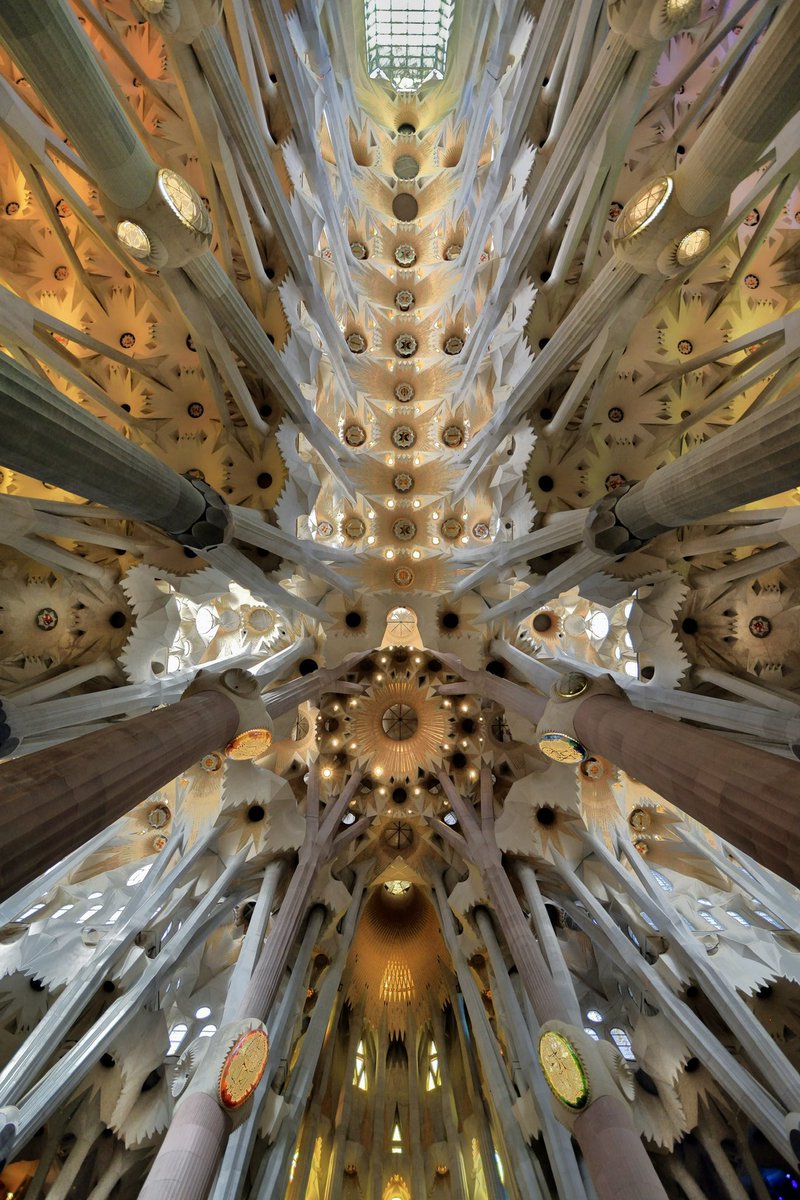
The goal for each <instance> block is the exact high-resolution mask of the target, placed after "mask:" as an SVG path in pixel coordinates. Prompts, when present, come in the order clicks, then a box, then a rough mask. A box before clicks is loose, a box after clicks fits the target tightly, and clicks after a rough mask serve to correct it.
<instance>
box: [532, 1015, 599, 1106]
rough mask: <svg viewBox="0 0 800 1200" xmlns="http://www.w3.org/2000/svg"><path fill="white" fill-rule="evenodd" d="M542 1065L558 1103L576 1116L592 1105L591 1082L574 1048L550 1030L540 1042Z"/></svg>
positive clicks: (560, 1035)
mask: <svg viewBox="0 0 800 1200" xmlns="http://www.w3.org/2000/svg"><path fill="white" fill-rule="evenodd" d="M539 1062H540V1063H541V1064H542V1070H543V1072H544V1077H545V1079H546V1080H547V1084H548V1087H549V1088H550V1091H551V1092H552V1093H553V1095H554V1096H555V1097H556V1099H558V1100H560V1101H561V1103H562V1104H563V1105H565V1106H566V1107H567V1108H571V1109H572V1110H573V1111H575V1112H577V1111H580V1109H582V1108H585V1107H586V1105H587V1103H588V1101H589V1078H588V1076H587V1074H586V1070H585V1068H584V1065H583V1063H582V1061H581V1058H580V1055H579V1054H578V1052H577V1050H576V1049H575V1047H574V1046H573V1045H572V1042H570V1041H569V1040H568V1039H567V1038H565V1037H564V1035H563V1034H562V1033H556V1032H555V1030H553V1029H548V1030H547V1031H546V1032H545V1033H543V1034H542V1036H541V1037H540V1038H539Z"/></svg>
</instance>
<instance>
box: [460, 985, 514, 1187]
mask: <svg viewBox="0 0 800 1200" xmlns="http://www.w3.org/2000/svg"><path fill="white" fill-rule="evenodd" d="M450 1004H451V1005H452V1008H453V1012H454V1013H455V1017H456V1027H457V1029H458V1040H459V1042H460V1044H461V1060H462V1062H463V1064H464V1074H465V1076H466V1080H467V1091H468V1092H469V1098H470V1103H471V1104H472V1112H473V1115H474V1117H475V1121H476V1122H477V1125H478V1146H479V1148H480V1154H481V1165H482V1167H483V1178H484V1182H485V1184H486V1196H487V1200H507V1198H508V1193H507V1192H506V1189H505V1188H504V1186H503V1183H502V1181H501V1179H500V1172H499V1171H498V1170H497V1160H496V1158H495V1153H496V1151H495V1148H494V1140H493V1138H492V1130H491V1127H490V1125H489V1120H488V1117H487V1114H486V1109H485V1107H484V1101H483V1089H482V1088H481V1081H480V1076H479V1075H478V1064H477V1061H476V1059H475V1046H474V1044H473V1038H472V1034H471V1033H470V1030H469V1026H468V1025H467V1016H466V1012H465V1005H464V997H463V996H459V995H458V994H457V993H456V990H455V988H452V989H451V991H450Z"/></svg>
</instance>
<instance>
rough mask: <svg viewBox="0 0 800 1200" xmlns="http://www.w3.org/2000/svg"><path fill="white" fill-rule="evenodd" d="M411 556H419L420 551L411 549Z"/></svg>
mask: <svg viewBox="0 0 800 1200" xmlns="http://www.w3.org/2000/svg"><path fill="white" fill-rule="evenodd" d="M411 557H412V558H419V557H420V552H419V550H412V551H411Z"/></svg>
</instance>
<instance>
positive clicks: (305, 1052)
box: [212, 864, 368, 1200]
mask: <svg viewBox="0 0 800 1200" xmlns="http://www.w3.org/2000/svg"><path fill="white" fill-rule="evenodd" d="M367 874H368V872H367V870H366V869H365V867H364V865H363V864H362V865H361V866H360V867H359V868H358V869H357V871H356V879H355V883H354V885H353V892H352V899H351V901H350V906H349V908H348V910H347V916H346V917H345V919H344V925H343V927H342V934H341V939H340V942H339V945H338V947H337V950H336V954H335V955H334V958H333V961H332V962H331V964H330V966H329V967H328V969H327V971H326V972H325V976H324V978H323V980H322V984H321V986H320V988H319V993H318V995H317V1002H316V1004H315V1005H314V1010H313V1012H312V1014H311V1021H310V1023H309V1026H308V1029H307V1030H306V1032H305V1034H304V1035H303V1038H302V1040H301V1041H300V1043H299V1049H298V1051H297V1055H296V1057H295V1059H294V1064H293V1066H292V1070H291V1073H290V1075H289V1079H288V1081H287V1083H286V1085H285V1087H284V1089H283V1099H284V1101H285V1102H286V1112H285V1113H284V1116H283V1120H282V1122H281V1126H280V1129H279V1130H278V1135H277V1137H276V1139H275V1141H274V1142H273V1144H272V1145H271V1146H270V1148H269V1149H268V1151H267V1153H266V1154H265V1156H264V1158H263V1159H262V1162H261V1166H260V1168H259V1171H258V1174H257V1176H256V1179H255V1181H254V1183H253V1186H252V1188H251V1193H252V1200H259V1198H261V1197H263V1198H264V1200H270V1198H271V1197H272V1196H284V1195H292V1196H298V1197H303V1196H305V1193H306V1180H307V1178H308V1174H309V1172H310V1170H311V1162H312V1158H313V1154H314V1146H315V1142H316V1134H317V1128H318V1124H319V1118H320V1114H321V1111H322V1098H323V1097H324V1096H325V1094H326V1092H327V1088H328V1080H329V1078H330V1072H331V1070H332V1067H333V1059H334V1042H335V1034H334V1031H335V1029H336V1028H337V1025H338V1021H339V1014H340V1011H341V1007H342V1005H343V1003H344V993H343V992H342V990H341V989H340V984H341V980H342V973H343V971H344V967H345V963H346V961H347V955H348V952H349V950H350V945H351V943H352V940H353V934H354V933H355V929H356V925H357V924H358V916H359V912H360V909H361V899H362V897H363V895H364V886H365V879H366V877H367ZM283 1007H284V1003H282V1004H281V1009H283ZM360 1029H361V1025H360V1021H359V1019H358V1013H354V1014H353V1017H352V1024H351V1030H352V1034H351V1042H352V1044H351V1047H350V1050H348V1059H347V1065H346V1067H345V1073H344V1077H343V1078H344V1080H345V1081H347V1080H351V1081H352V1078H353V1074H352V1072H353V1066H354V1060H355V1052H356V1047H357V1045H358V1038H357V1036H356V1035H357V1033H358V1032H359V1031H360ZM353 1037H355V1040H352V1038H353ZM326 1047H327V1051H326ZM323 1054H324V1063H323V1065H322V1069H321V1071H319V1074H317V1072H318V1068H319V1064H320V1060H321V1058H322V1056H323ZM268 1074H269V1072H268ZM315 1079H316V1088H315V1096H314V1101H313V1103H312V1105H311V1107H310V1109H309V1110H308V1113H307V1115H306V1119H305V1122H304V1125H303V1134H302V1137H301V1139H300V1143H299V1145H298V1158H297V1164H296V1168H295V1172H294V1179H293V1180H292V1181H291V1182H290V1181H289V1179H288V1175H289V1171H290V1168H291V1156H292V1151H293V1150H294V1148H295V1146H296V1145H297V1135H298V1130H299V1128H300V1122H301V1120H302V1117H303V1113H304V1111H305V1110H306V1105H307V1104H308V1098H309V1095H310V1093H311V1088H312V1085H313V1084H314V1082H315ZM347 1094H348V1096H349V1095H350V1092H348V1093H347ZM257 1101H258V1097H256V1102H257ZM259 1116H260V1114H259V1112H257V1111H254V1112H253V1113H252V1114H251V1116H250V1117H249V1118H248V1122H247V1123H246V1124H245V1125H244V1126H243V1129H244V1130H246V1129H247V1128H248V1126H249V1125H250V1124H252V1126H253V1135H254V1136H255V1130H256V1129H257V1127H258V1124H259ZM345 1127H346V1122H345ZM237 1136H239V1135H238V1133H237V1134H236V1135H234V1138H233V1139H232V1140H231V1143H230V1144H229V1146H228V1153H230V1146H231V1144H232V1143H233V1142H234V1141H235V1140H236V1137H237ZM340 1170H341V1167H340ZM223 1171H224V1162H223ZM221 1184H222V1185H224V1179H223V1176H222V1172H220V1176H219V1177H218V1180H217V1185H216V1190H215V1192H214V1193H213V1194H212V1200H237V1198H236V1197H235V1196H234V1195H232V1194H231V1193H230V1192H229V1191H224V1190H223V1187H221V1186H220V1185H221ZM322 1190H324V1189H322Z"/></svg>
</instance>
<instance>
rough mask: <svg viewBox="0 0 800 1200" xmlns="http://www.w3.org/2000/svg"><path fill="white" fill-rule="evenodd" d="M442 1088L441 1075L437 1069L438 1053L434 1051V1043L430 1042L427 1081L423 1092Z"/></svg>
mask: <svg viewBox="0 0 800 1200" xmlns="http://www.w3.org/2000/svg"><path fill="white" fill-rule="evenodd" d="M441 1086H442V1073H441V1071H440V1069H439V1051H438V1050H437V1049H436V1043H435V1042H433V1041H432V1042H431V1045H430V1049H429V1051H428V1079H427V1083H426V1084H425V1090H426V1091H427V1092H432V1091H433V1089H434V1088H437V1087H441Z"/></svg>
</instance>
